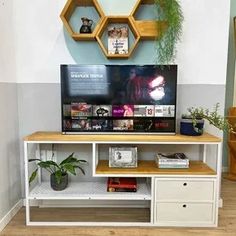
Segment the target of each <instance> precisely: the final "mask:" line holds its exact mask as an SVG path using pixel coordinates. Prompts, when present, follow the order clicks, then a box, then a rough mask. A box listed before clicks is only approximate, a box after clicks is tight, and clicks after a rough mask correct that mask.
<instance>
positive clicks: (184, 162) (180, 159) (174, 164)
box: [155, 153, 189, 169]
mask: <svg viewBox="0 0 236 236" xmlns="http://www.w3.org/2000/svg"><path fill="white" fill-rule="evenodd" d="M155 162H156V165H157V167H158V168H163V169H166V168H171V169H176V168H177V169H178V168H179V169H184V168H189V159H188V158H187V156H186V155H185V154H184V153H173V154H166V153H157V155H156V157H155Z"/></svg>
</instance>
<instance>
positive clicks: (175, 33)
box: [154, 0, 184, 65]
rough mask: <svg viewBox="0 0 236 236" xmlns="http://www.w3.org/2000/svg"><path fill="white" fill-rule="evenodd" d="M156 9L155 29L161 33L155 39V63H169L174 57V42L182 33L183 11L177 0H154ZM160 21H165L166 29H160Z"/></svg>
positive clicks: (175, 42) (178, 39) (176, 41)
mask: <svg viewBox="0 0 236 236" xmlns="http://www.w3.org/2000/svg"><path fill="white" fill-rule="evenodd" d="M154 2H155V4H154V5H155V8H156V10H157V31H158V32H160V33H161V35H160V37H158V38H157V39H156V50H157V63H158V64H162V65H164V64H170V63H171V62H174V60H175V57H176V44H177V43H178V42H179V41H180V38H181V35H182V24H183V20H184V17H183V13H182V9H181V6H180V4H179V2H178V0H154ZM160 21H166V24H167V29H166V30H164V31H163V30H162V29H160V26H161V25H160V24H159V22H160Z"/></svg>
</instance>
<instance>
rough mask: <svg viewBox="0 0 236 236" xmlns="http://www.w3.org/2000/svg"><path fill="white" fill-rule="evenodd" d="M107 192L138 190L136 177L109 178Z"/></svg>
mask: <svg viewBox="0 0 236 236" xmlns="http://www.w3.org/2000/svg"><path fill="white" fill-rule="evenodd" d="M107 192H137V180H136V178H126V177H121V178H117V177H115V178H112V177H109V178H108V180H107Z"/></svg>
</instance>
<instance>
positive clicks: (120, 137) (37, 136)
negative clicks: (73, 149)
mask: <svg viewBox="0 0 236 236" xmlns="http://www.w3.org/2000/svg"><path fill="white" fill-rule="evenodd" d="M24 141H27V142H85V143H86V142H87V143H91V142H104V143H112V142H117V143H130V142H133V143H219V142H221V139H220V138H218V137H216V136H213V135H211V134H208V133H204V134H203V135H201V136H186V135H181V134H176V135H157V134H145V133H143V134H127V133H126V134H91V133H90V134H70V135H68V134H62V133H61V132H35V133H33V134H31V135H28V136H26V137H24Z"/></svg>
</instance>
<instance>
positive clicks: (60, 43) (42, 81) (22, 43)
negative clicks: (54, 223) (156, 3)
mask: <svg viewBox="0 0 236 236" xmlns="http://www.w3.org/2000/svg"><path fill="white" fill-rule="evenodd" d="M98 1H99V2H100V4H101V5H102V7H103V9H104V12H105V14H107V15H115V14H116V15H121V14H122V15H125V14H129V12H130V11H131V9H132V6H133V5H134V4H135V2H136V0H126V1H120V0H98ZM3 2H4V3H5V5H1V4H2V3H3ZM65 3H66V0H58V1H48V0H34V1H28V0H17V1H14V4H13V0H7V1H3V0H2V1H0V24H1V25H0V26H1V27H0V28H1V29H3V30H4V34H3V36H1V37H3V38H4V46H3V45H2V43H1V44H0V62H1V63H0V70H1V78H0V79H1V81H2V82H1V83H0V92H1V93H0V105H1V111H2V113H1V114H2V115H1V116H0V119H1V122H0V128H1V131H2V130H3V132H1V134H0V137H1V140H4V141H1V144H0V153H1V156H0V166H1V167H0V168H1V171H0V175H1V176H0V177H1V178H0V191H1V198H0V207H1V208H0V220H1V217H3V216H4V214H6V212H7V211H9V210H10V208H11V206H12V204H13V203H14V202H16V201H15V200H14V199H17V198H18V197H19V195H20V188H19V181H20V180H19V165H21V177H22V189H24V188H23V182H24V181H23V155H22V153H23V150H22V148H23V142H22V138H23V136H25V135H27V134H29V133H32V132H35V131H38V130H56V131H59V130H60V123H61V122H60V72H59V67H60V64H74V63H78V64H114V63H119V64H151V63H155V62H154V61H155V47H154V43H153V42H148V41H146V42H140V43H139V45H138V48H137V49H136V51H135V52H134V54H133V55H132V57H131V58H130V59H129V60H108V59H106V58H105V57H104V55H103V53H102V51H101V49H100V48H99V46H98V44H97V43H96V42H75V41H73V40H72V39H71V38H70V37H69V36H68V34H67V32H65V31H64V30H63V25H62V22H61V20H60V18H59V15H60V12H61V10H62V8H63V6H64V5H65ZM180 3H181V5H182V8H183V13H184V17H185V21H184V27H183V36H182V41H181V42H180V43H179V45H178V56H177V60H176V63H177V64H178V66H179V70H178V112H177V113H178V117H180V115H181V114H182V113H184V112H185V111H186V108H187V107H189V106H203V107H207V108H211V107H213V106H214V104H216V103H217V102H219V103H220V104H221V112H222V114H223V110H224V103H225V85H226V69H227V51H228V28H229V27H228V25H229V15H230V0H207V1H206V0H195V1H186V0H181V1H180ZM6 5H7V6H8V8H7V9H6ZM9 16H10V17H9ZM78 27H79V26H78ZM1 41H2V38H1ZM9 82H12V83H9ZM15 82H16V83H15ZM17 122H18V123H17ZM9 127H11V129H10V128H9ZM18 127H19V130H18ZM18 132H19V133H18ZM213 132H216V131H215V130H214V129H213ZM18 134H19V135H18ZM18 139H19V140H20V141H19V143H17V141H18ZM18 144H20V157H19V152H18ZM2 145H3V146H2ZM14 145H15V146H14ZM19 158H20V160H19ZM224 158H225V157H224ZM13 164H14V170H13V171H12V172H10V171H11V167H12V166H13ZM8 173H11V174H10V175H9V176H8V175H7V174H8ZM17 175H18V176H17ZM2 176H3V178H2ZM16 177H18V178H16ZM2 182H3V183H2ZM2 184H3V185H2ZM16 184H18V185H17V187H15V188H14V186H15V185H16ZM23 195H24V194H23ZM9 199H11V200H9ZM7 201H11V204H8V205H7Z"/></svg>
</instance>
